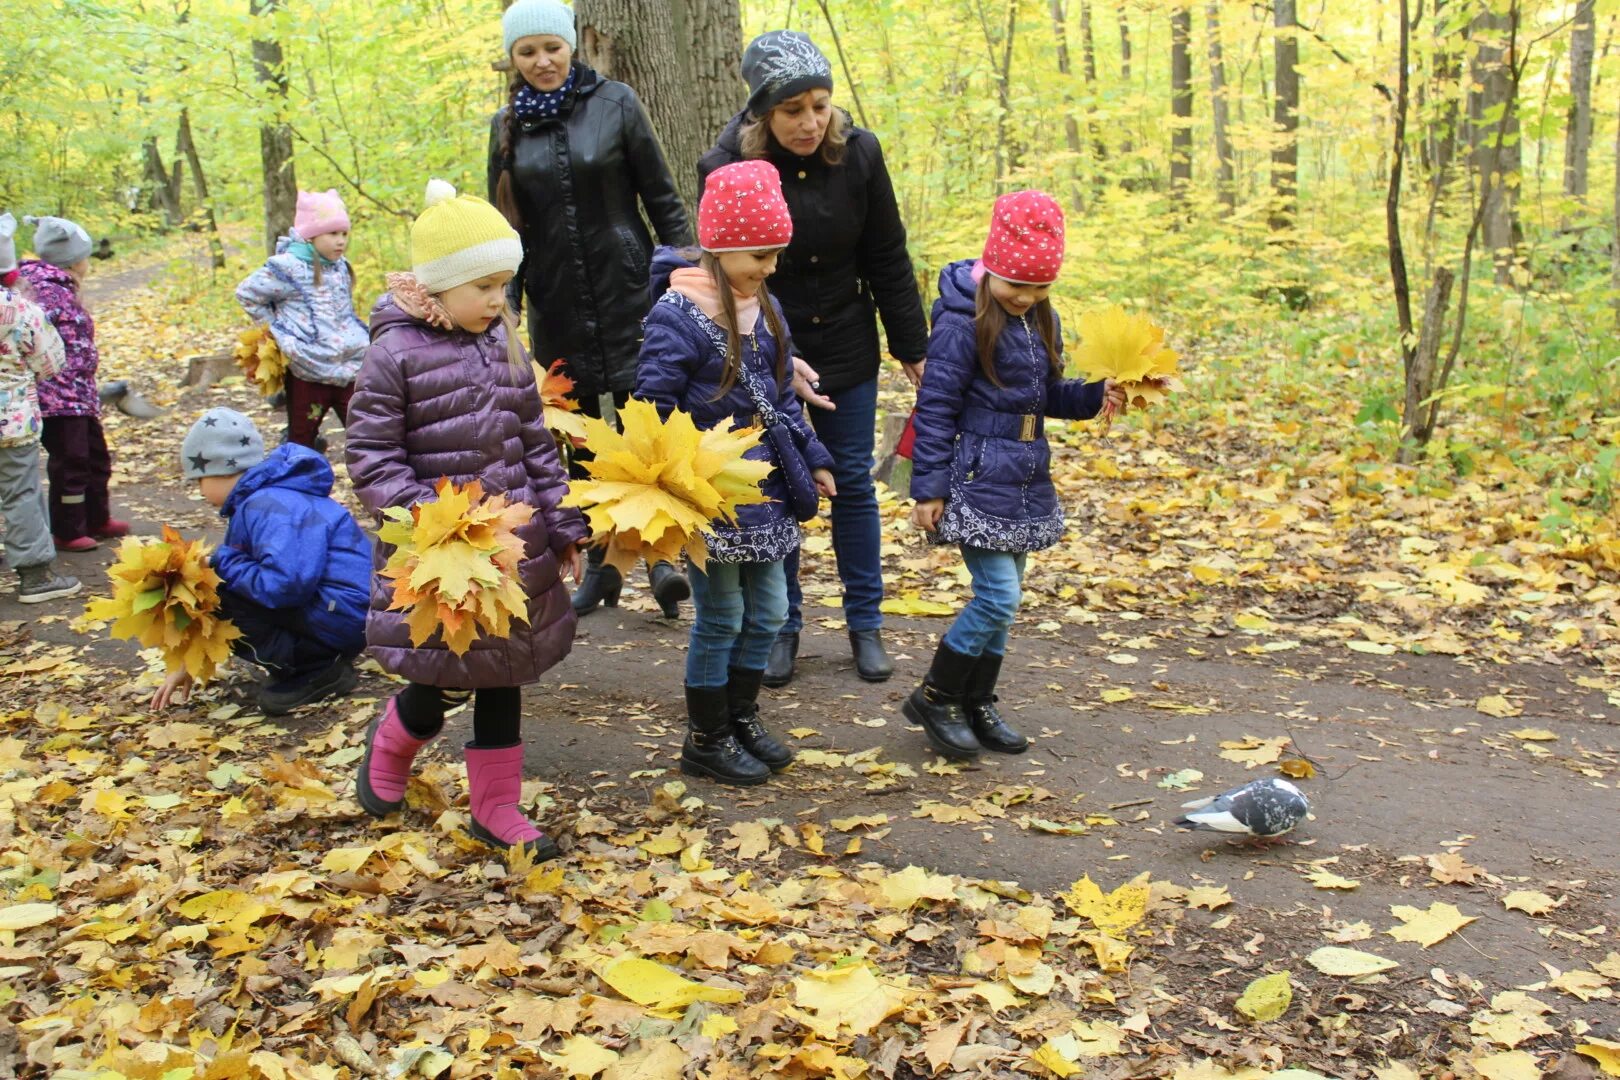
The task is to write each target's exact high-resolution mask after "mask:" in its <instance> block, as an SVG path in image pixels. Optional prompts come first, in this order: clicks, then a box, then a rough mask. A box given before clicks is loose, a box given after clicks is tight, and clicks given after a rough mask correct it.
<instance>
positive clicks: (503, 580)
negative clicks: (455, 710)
mask: <svg viewBox="0 0 1620 1080" xmlns="http://www.w3.org/2000/svg"><path fill="white" fill-rule="evenodd" d="M434 490H435V491H436V492H437V494H438V498H437V499H436V500H435V501H433V502H424V503H418V504H416V505H415V506H413V507H411V508H409V509H406V508H405V507H402V506H394V507H389V508H388V509H387V510H384V511H383V519H384V520H383V524H382V527H381V528H380V529H378V531H377V536H378V538H379V539H381V540H382V541H383V542H384V543H385V544H390V545H392V546H393V551H392V552H391V553H390V554H389V556H388V561H387V562H386V563H385V564H384V565H383V569H382V575H383V577H385V578H388V579H389V580H391V581H393V583H394V595H393V599H392V601H391V602H390V603H389V605H388V608H389V610H390V611H404V612H406V613H407V614H406V616H405V623H406V626H407V627H408V628H409V629H410V633H411V644H413V645H417V646H420V645H423V644H425V643H426V642H427V641H428V640H429V639H431V638H432V637H433V636H434V635H435V634H438V635H439V637H440V640H441V641H443V642H444V645H445V647H446V648H448V649H449V650H450V651H451V652H453V653H455V654H456V655H457V656H460V655H462V654H463V653H465V652H466V651H467V650H468V649H470V648H472V643H473V642H474V641H475V640H477V639H478V637H479V636H480V635H484V636H488V637H493V638H504V637H507V636H509V635H510V634H511V631H512V619H514V618H515V619H518V620H520V621H522V622H528V619H529V603H528V596H527V595H526V594H525V593H524V591H523V584H522V581H521V580H520V579H519V576H518V563H519V561H520V560H521V559H522V558H523V548H524V541H523V539H522V538H521V537H519V536H518V535H517V529H518V528H520V527H521V526H523V525H525V524H527V523H528V521H529V520H530V519H531V518H532V517H533V516H534V507H532V506H529V505H528V504H526V503H514V502H511V501H509V500H508V499H507V498H506V496H505V495H492V496H489V497H487V498H486V497H485V495H484V486H483V485H482V484H481V483H479V482H478V481H477V480H473V481H471V482H469V483H467V484H464V485H462V484H456V483H453V482H452V481H451V480H450V479H449V478H448V477H446V478H444V479H441V480H440V481H439V483H438V484H437V486H436V487H435V489H434Z"/></svg>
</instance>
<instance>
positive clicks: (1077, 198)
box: [1052, 0, 1103, 210]
mask: <svg viewBox="0 0 1620 1080" xmlns="http://www.w3.org/2000/svg"><path fill="white" fill-rule="evenodd" d="M1063 8H1064V2H1063V0H1052V36H1053V37H1054V38H1055V39H1056V40H1057V69H1058V75H1059V76H1061V77H1062V80H1063V137H1064V140H1065V142H1066V143H1067V145H1068V147H1069V154H1070V155H1071V156H1072V158H1073V161H1074V165H1073V167H1072V168H1071V169H1070V175H1071V176H1072V177H1073V192H1074V194H1073V196H1072V200H1071V201H1072V202H1073V203H1074V208H1075V209H1076V210H1079V209H1081V208H1082V207H1083V206H1084V205H1085V199H1084V197H1083V196H1082V195H1081V193H1080V154H1081V150H1080V118H1079V117H1077V116H1075V115H1074V95H1073V94H1072V93H1071V90H1072V88H1073V86H1074V68H1073V66H1072V65H1071V64H1070V63H1069V28H1068V25H1067V23H1066V21H1065V16H1064V11H1063ZM1080 39H1081V42H1082V54H1083V55H1084V57H1085V72H1086V95H1087V98H1088V100H1087V102H1086V113H1087V115H1088V116H1090V117H1091V119H1090V120H1089V121H1088V126H1089V127H1090V129H1091V137H1092V139H1093V140H1094V149H1093V155H1094V160H1093V161H1092V165H1091V168H1092V173H1091V176H1092V184H1093V186H1094V187H1095V188H1096V189H1097V190H1099V191H1100V190H1101V188H1102V163H1103V147H1102V144H1101V142H1100V137H1101V136H1100V132H1099V131H1098V130H1097V121H1096V113H1097V103H1096V93H1097V88H1096V76H1097V59H1096V56H1095V55H1094V54H1093V52H1092V49H1091V9H1090V6H1089V4H1088V3H1087V0H1080Z"/></svg>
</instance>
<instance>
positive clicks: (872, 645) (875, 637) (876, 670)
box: [849, 630, 894, 682]
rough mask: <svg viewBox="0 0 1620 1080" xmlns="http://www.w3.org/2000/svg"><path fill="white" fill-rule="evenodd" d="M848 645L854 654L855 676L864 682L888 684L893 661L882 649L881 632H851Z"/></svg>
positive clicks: (892, 670) (892, 671)
mask: <svg viewBox="0 0 1620 1080" xmlns="http://www.w3.org/2000/svg"><path fill="white" fill-rule="evenodd" d="M849 645H850V648H851V649H852V650H854V653H855V674H857V675H859V676H860V677H861V679H862V680H863V681H865V682H888V681H889V676H890V675H893V674H894V661H893V660H890V659H889V653H888V651H887V650H886V649H884V647H883V631H882V630H851V631H850V632H849Z"/></svg>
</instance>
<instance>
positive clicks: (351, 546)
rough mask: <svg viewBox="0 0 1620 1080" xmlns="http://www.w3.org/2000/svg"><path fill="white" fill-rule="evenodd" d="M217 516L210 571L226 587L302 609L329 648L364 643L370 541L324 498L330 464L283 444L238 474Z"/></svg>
mask: <svg viewBox="0 0 1620 1080" xmlns="http://www.w3.org/2000/svg"><path fill="white" fill-rule="evenodd" d="M219 512H220V514H221V515H222V516H223V517H225V518H226V519H227V520H228V521H229V524H228V525H227V526H226V527H225V543H224V544H223V545H222V546H221V547H220V548H219V550H218V551H216V552H215V553H214V569H215V570H216V571H218V572H219V576H220V578H221V579H222V580H223V581H224V582H225V584H226V585H227V586H228V587H229V588H230V589H231V590H232V591H234V592H238V593H241V594H242V595H243V596H246V597H247V598H248V599H250V600H252V601H254V602H255V603H259V604H263V605H264V606H265V607H268V608H302V609H303V610H304V614H305V618H306V619H307V620H308V624H309V628H310V630H311V631H312V632H313V633H314V634H315V636H316V637H317V638H319V639H320V640H321V641H323V642H325V643H326V644H328V645H330V646H332V648H334V649H339V650H342V651H344V652H359V651H360V650H361V649H363V648H365V645H366V605H367V598H368V596H369V594H370V590H371V542H370V541H369V540H367V539H366V536H365V534H364V533H363V532H361V531H360V526H359V524H357V523H356V522H355V520H354V515H353V514H351V513H349V511H348V510H346V509H345V508H344V507H343V505H342V504H341V503H339V502H336V501H335V500H333V498H332V466H330V465H328V464H327V463H326V458H325V456H324V455H322V454H317V453H316V452H315V451H313V450H311V449H309V448H308V447H306V446H299V445H298V444H297V443H287V444H286V445H284V446H281V447H279V448H277V449H276V450H273V451H271V453H270V456H269V457H267V458H265V459H264V460H263V461H261V462H259V464H257V465H255V466H253V468H251V469H249V470H248V471H247V472H245V473H243V474H242V477H241V479H239V480H238V481H237V482H236V486H235V487H234V488H232V489H231V493H230V495H229V497H227V498H226V500H225V505H224V506H221V507H220V508H219Z"/></svg>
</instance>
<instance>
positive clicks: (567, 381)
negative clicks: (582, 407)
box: [529, 360, 585, 446]
mask: <svg viewBox="0 0 1620 1080" xmlns="http://www.w3.org/2000/svg"><path fill="white" fill-rule="evenodd" d="M563 365H564V361H562V360H553V361H552V362H551V366H550V367H549V368H543V367H541V366H540V362H539V361H538V360H530V361H529V366H530V367H531V368H533V369H534V385H535V387H536V388H537V389H538V390H539V391H540V404H541V405H543V406H545V412H546V430H547V431H549V432H551V433H552V434H553V435H555V436H556V437H557V441H558V442H559V443H561V442H562V441H563V440H565V439H566V440H567V441H568V442H569V443H571V444H573V445H574V446H579V445H581V444H582V443H584V441H585V417H584V416H583V415H582V414H581V413H580V411H579V402H577V401H575V400H574V399H573V398H571V397H569V395H570V394H571V393H573V391H574V380H573V379H571V378H569V377H568V376H567V375H564V374H563V371H562V368H563Z"/></svg>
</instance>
